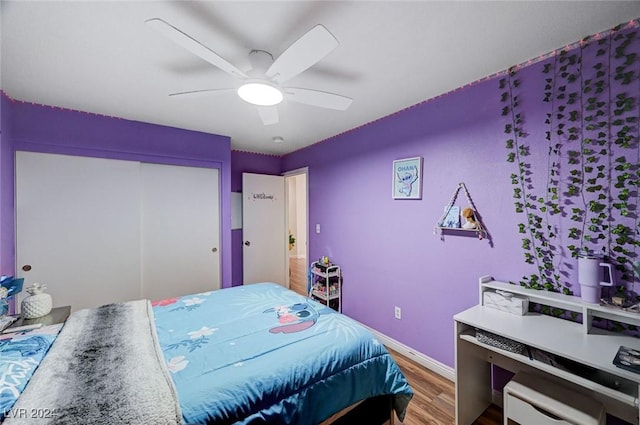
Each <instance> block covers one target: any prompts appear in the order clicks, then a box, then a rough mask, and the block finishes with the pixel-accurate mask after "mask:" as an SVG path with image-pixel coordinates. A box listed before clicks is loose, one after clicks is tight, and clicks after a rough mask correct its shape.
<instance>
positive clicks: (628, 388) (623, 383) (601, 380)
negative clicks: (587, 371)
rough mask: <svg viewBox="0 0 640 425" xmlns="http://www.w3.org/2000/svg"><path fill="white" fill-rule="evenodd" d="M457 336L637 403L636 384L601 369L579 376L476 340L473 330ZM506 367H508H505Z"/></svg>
mask: <svg viewBox="0 0 640 425" xmlns="http://www.w3.org/2000/svg"><path fill="white" fill-rule="evenodd" d="M459 337H460V339H461V340H464V341H468V342H470V343H472V344H475V345H477V346H480V347H482V348H485V349H487V350H489V351H491V352H493V353H497V354H499V355H500V356H503V357H507V358H509V359H513V360H516V361H517V362H519V363H524V364H526V365H527V366H530V367H532V368H535V369H538V370H541V371H543V372H546V373H549V374H550V375H552V376H555V377H558V378H562V379H564V380H565V381H568V382H572V383H574V384H576V385H579V386H581V387H583V388H588V389H591V390H593V391H596V392H597V393H599V394H604V395H606V396H608V397H610V398H612V399H614V400H618V401H620V402H622V403H624V404H626V405H628V406H632V407H635V406H637V405H638V384H637V383H635V382H632V381H629V380H627V379H624V378H621V377H619V376H614V375H611V374H609V373H606V372H603V371H598V373H594V374H593V376H592V377H591V379H590V378H588V377H584V376H580V375H577V374H575V373H572V372H571V371H568V370H564V369H560V368H557V367H555V366H552V365H550V364H547V363H544V362H542V361H537V360H531V359H529V358H528V357H527V356H525V355H523V354H518V353H514V352H511V351H507V350H503V349H501V348H498V347H495V346H492V345H488V344H484V343H482V342H480V341H478V339H477V338H476V336H475V330H469V331H466V332H464V333H462V334H460V336H459ZM492 363H495V364H497V365H498V366H501V364H500V363H501V362H500V361H499V359H495V358H494V359H492ZM507 369H509V368H508V367H507ZM594 379H597V380H594ZM615 383H618V387H617V388H612V386H613V385H615ZM607 384H608V385H607Z"/></svg>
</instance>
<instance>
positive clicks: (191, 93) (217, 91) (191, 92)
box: [169, 89, 236, 96]
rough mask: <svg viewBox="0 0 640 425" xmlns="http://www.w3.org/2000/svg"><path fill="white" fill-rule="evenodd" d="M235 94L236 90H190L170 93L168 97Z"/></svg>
mask: <svg viewBox="0 0 640 425" xmlns="http://www.w3.org/2000/svg"><path fill="white" fill-rule="evenodd" d="M231 91H233V92H235V91H236V89H204V90H192V91H183V92H178V93H170V94H169V96H183V95H198V94H205V93H212V92H213V93H216V94H217V93H227V92H231Z"/></svg>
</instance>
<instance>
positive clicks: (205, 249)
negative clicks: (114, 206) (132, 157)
mask: <svg viewBox="0 0 640 425" xmlns="http://www.w3.org/2000/svg"><path fill="white" fill-rule="evenodd" d="M141 170H142V221H141V222H142V288H143V290H142V294H143V297H144V298H148V299H151V300H158V299H163V298H169V297H174V296H178V295H185V294H192V293H197V292H204V291H211V290H214V289H219V288H220V201H219V199H220V196H219V192H220V190H219V186H220V185H219V182H218V170H217V169H211V168H195V167H180V166H170V165H158V164H147V163H143V164H141Z"/></svg>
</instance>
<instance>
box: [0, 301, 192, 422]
mask: <svg viewBox="0 0 640 425" xmlns="http://www.w3.org/2000/svg"><path fill="white" fill-rule="evenodd" d="M11 416H13V417H11V418H7V419H6V421H5V422H4V425H16V424H29V425H31V424H59V425H66V424H69V425H71V424H73V425H77V424H87V425H90V424H91V425H103V424H104V425H106V424H141V425H142V424H145V425H147V424H154V425H165V424H167V425H168V424H172V425H175V424H180V423H181V422H182V415H181V413H180V407H179V404H178V400H177V397H176V394H175V389H174V387H173V383H172V381H171V379H170V377H169V376H168V373H167V370H166V367H165V362H164V358H163V356H162V352H161V351H160V347H159V345H158V343H157V340H156V334H155V328H154V323H153V312H152V310H151V306H150V304H149V302H148V301H146V300H140V301H132V302H126V303H119V304H109V305H106V306H102V307H99V308H95V309H88V310H80V311H78V312H75V313H73V314H72V315H71V316H70V317H69V319H68V320H67V323H66V324H65V325H64V327H63V328H62V331H61V332H60V335H58V338H57V339H56V341H55V342H54V344H53V346H52V347H51V349H50V351H49V353H48V354H47V356H46V357H45V358H44V360H43V361H42V363H41V364H40V366H39V367H38V369H37V370H36V372H35V373H34V375H33V377H32V378H31V381H30V382H29V384H28V385H27V387H26V388H25V391H24V392H23V393H22V395H21V396H20V397H19V398H18V401H17V402H16V404H15V406H14V407H13V412H12V415H11Z"/></svg>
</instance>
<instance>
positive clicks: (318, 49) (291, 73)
mask: <svg viewBox="0 0 640 425" xmlns="http://www.w3.org/2000/svg"><path fill="white" fill-rule="evenodd" d="M336 47H338V40H336V38H335V37H334V36H333V35H332V34H331V33H330V32H329V30H327V29H326V28H325V27H323V26H322V25H316V26H315V27H313V28H311V30H310V31H309V32H307V33H306V34H305V35H303V36H302V37H300V38H299V39H297V40H296V41H295V42H294V43H293V44H292V45H291V46H289V48H288V49H287V50H285V51H284V52H282V54H281V55H280V56H279V57H278V58H277V59H276V60H275V61H274V62H273V64H271V66H270V67H269V69H268V70H267V72H266V75H267V77H269V78H271V79H272V80H273V81H275V82H277V83H279V84H282V83H284V82H285V81H288V80H290V79H291V78H293V77H295V76H296V75H298V74H300V73H301V72H302V71H304V70H305V69H307V68H309V67H310V66H311V65H313V64H315V63H316V62H318V61H320V60H321V59H322V58H324V57H325V56H327V55H328V54H329V53H330V52H331V51H332V50H333V49H335V48H336Z"/></svg>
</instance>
